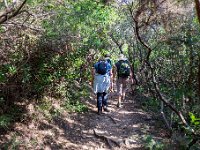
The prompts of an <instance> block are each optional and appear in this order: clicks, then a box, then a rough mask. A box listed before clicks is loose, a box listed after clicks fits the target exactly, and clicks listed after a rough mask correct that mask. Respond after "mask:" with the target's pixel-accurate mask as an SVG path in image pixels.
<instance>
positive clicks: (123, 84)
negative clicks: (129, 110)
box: [117, 77, 130, 96]
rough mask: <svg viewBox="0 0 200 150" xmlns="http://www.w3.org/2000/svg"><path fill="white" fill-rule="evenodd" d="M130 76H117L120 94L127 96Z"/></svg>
mask: <svg viewBox="0 0 200 150" xmlns="http://www.w3.org/2000/svg"><path fill="white" fill-rule="evenodd" d="M129 81H130V80H129V77H127V78H121V77H118V78H117V93H118V95H120V96H125V93H126V90H127V88H128V82H129Z"/></svg>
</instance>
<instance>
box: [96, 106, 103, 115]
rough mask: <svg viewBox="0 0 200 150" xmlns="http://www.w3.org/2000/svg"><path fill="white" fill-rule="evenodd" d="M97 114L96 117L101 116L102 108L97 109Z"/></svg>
mask: <svg viewBox="0 0 200 150" xmlns="http://www.w3.org/2000/svg"><path fill="white" fill-rule="evenodd" d="M97 114H98V115H101V114H102V107H101V108H98V112H97Z"/></svg>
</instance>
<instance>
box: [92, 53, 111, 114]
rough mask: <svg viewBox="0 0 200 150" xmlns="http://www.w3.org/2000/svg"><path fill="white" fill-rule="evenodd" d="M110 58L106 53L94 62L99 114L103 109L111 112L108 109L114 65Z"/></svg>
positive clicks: (94, 81) (95, 91) (95, 90)
mask: <svg viewBox="0 0 200 150" xmlns="http://www.w3.org/2000/svg"><path fill="white" fill-rule="evenodd" d="M110 63H111V62H110V59H108V56H107V55H106V56H105V57H104V58H103V59H100V60H99V61H98V62H97V63H95V64H94V69H93V78H94V80H93V86H94V93H95V94H97V108H98V114H101V113H102V109H103V110H104V111H106V112H109V109H108V102H107V101H108V92H109V90H110V85H111V80H112V79H111V78H112V66H111V64H110Z"/></svg>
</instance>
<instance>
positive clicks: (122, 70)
mask: <svg viewBox="0 0 200 150" xmlns="http://www.w3.org/2000/svg"><path fill="white" fill-rule="evenodd" d="M130 70H131V68H130V65H129V63H128V61H127V60H120V61H119V67H118V77H122V78H126V77H128V76H130Z"/></svg>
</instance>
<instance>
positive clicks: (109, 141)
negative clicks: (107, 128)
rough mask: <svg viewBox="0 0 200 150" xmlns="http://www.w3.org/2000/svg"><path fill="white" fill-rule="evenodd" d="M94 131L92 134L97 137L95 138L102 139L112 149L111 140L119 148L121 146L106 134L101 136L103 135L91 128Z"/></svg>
mask: <svg viewBox="0 0 200 150" xmlns="http://www.w3.org/2000/svg"><path fill="white" fill-rule="evenodd" d="M93 131H94V135H95V136H96V137H97V138H100V139H102V140H103V141H106V144H107V145H108V146H109V148H110V149H112V144H111V142H113V143H114V144H115V145H117V146H118V147H119V148H120V147H121V145H120V143H119V142H117V141H115V140H114V139H110V138H108V137H106V136H103V135H100V134H97V132H96V131H95V129H94V130H93Z"/></svg>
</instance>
